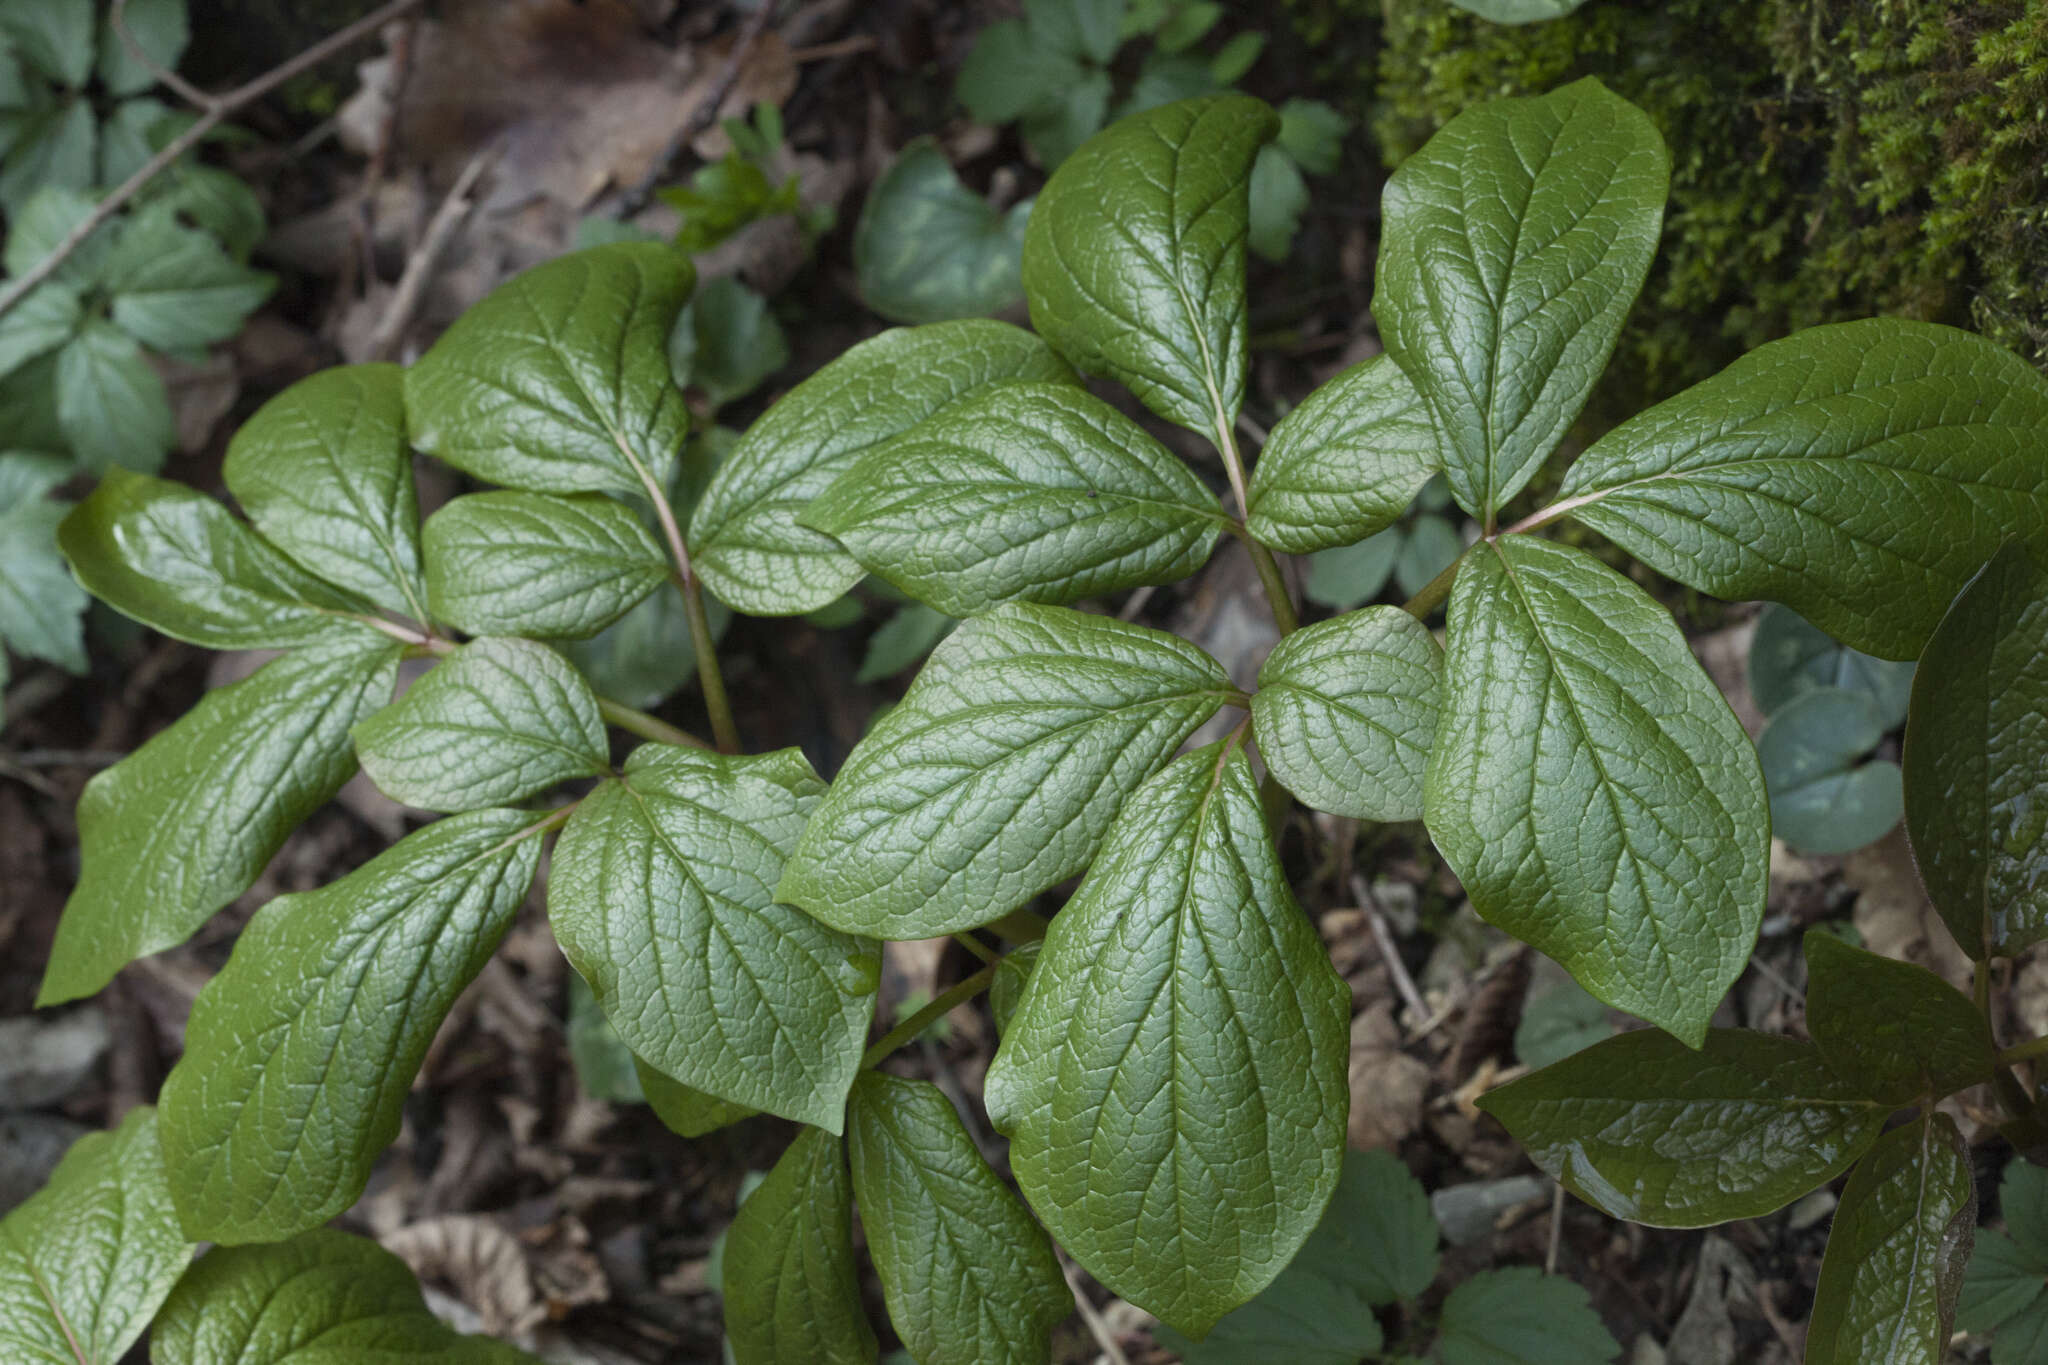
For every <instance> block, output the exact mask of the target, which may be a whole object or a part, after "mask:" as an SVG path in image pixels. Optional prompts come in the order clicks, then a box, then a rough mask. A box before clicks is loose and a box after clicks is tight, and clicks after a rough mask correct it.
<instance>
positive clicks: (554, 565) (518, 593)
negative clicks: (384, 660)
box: [425, 492, 668, 639]
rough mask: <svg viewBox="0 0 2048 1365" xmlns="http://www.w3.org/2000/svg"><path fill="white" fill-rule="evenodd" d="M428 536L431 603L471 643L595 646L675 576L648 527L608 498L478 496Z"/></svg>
mask: <svg viewBox="0 0 2048 1365" xmlns="http://www.w3.org/2000/svg"><path fill="white" fill-rule="evenodd" d="M425 536H426V560H427V601H428V603H429V604H430V606H431V608H432V610H433V613H434V616H435V618H436V619H437V620H442V621H446V622H447V623H448V624H449V625H452V626H454V627H456V628H457V629H458V630H464V631H467V632H469V633H470V634H471V635H532V636H539V637H541V638H544V639H553V638H563V637H566V638H570V639H585V638H588V637H589V636H592V635H595V634H597V633H598V632H599V631H601V630H603V629H604V628H605V627H606V626H608V625H610V624H611V623H612V622H614V621H616V620H618V619H619V618H620V617H621V616H624V615H625V614H626V613H627V612H629V611H631V610H632V609H633V607H634V605H635V604H637V603H638V602H640V601H641V600H642V599H643V598H645V597H646V596H647V594H648V593H650V592H653V591H654V590H655V588H657V587H658V586H660V584H661V581H662V580H663V579H665V578H667V577H668V559H667V556H666V555H664V554H663V553H662V549H661V546H660V545H659V544H658V543H656V541H655V539H654V536H653V533H652V532H650V531H649V530H648V529H647V526H646V524H645V523H644V522H642V521H641V520H640V518H639V517H638V516H637V515H635V514H634V513H633V511H632V510H631V509H630V508H628V507H626V506H625V505H624V504H623V503H619V502H614V501H613V500H612V499H610V498H607V497H602V496H600V495H598V494H578V495H575V496H572V497H556V496H550V495H548V494H543V493H517V492H505V493H472V494H470V495H469V496H467V497H461V498H456V499H454V500H453V501H451V502H449V503H448V504H447V505H446V506H444V507H442V508H441V510H440V511H438V512H436V513H434V515H433V516H431V517H429V518H427V526H426V532H425Z"/></svg>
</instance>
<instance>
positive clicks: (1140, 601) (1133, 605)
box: [1116, 583, 1154, 621]
mask: <svg viewBox="0 0 2048 1365" xmlns="http://www.w3.org/2000/svg"><path fill="white" fill-rule="evenodd" d="M1153 591H1154V589H1153V585H1152V584H1150V583H1147V584H1145V585H1144V586H1143V587H1141V588H1139V589H1138V590H1137V591H1136V592H1134V593H1132V594H1131V596H1130V600H1128V601H1126V602H1125V603H1124V609H1123V610H1122V611H1120V612H1118V613H1117V614H1116V619H1117V620H1119V621H1135V620H1137V619H1138V613H1139V612H1141V611H1143V610H1145V604H1146V603H1148V602H1150V601H1151V600H1152V593H1153Z"/></svg>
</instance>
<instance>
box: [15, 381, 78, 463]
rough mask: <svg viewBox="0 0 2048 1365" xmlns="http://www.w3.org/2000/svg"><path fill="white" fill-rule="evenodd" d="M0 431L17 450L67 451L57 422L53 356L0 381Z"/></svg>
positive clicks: (66, 443) (67, 446)
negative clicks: (6, 434) (3, 432)
mask: <svg viewBox="0 0 2048 1365" xmlns="http://www.w3.org/2000/svg"><path fill="white" fill-rule="evenodd" d="M0 431H6V432H8V433H9V436H8V443H9V444H10V445H11V446H13V447H14V448H15V449H17V450H48V451H66V452H68V451H69V450H70V445H71V443H70V440H69V438H68V437H66V436H65V435H64V428H63V426H62V425H61V424H59V422H58V421H57V357H56V356H54V355H46V356H42V357H39V358H38V359H35V360H31V361H29V362H28V364H26V365H24V366H22V367H21V368H20V369H18V370H16V371H15V372H14V373H13V374H10V375H6V376H4V377H0ZM67 463H70V462H69V461H68V460H67Z"/></svg>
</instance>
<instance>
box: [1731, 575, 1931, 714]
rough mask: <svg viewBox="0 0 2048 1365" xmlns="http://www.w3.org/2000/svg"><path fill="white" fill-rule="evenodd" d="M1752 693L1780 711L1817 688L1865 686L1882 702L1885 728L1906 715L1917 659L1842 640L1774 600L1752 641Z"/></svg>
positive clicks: (1765, 708) (1767, 709)
mask: <svg viewBox="0 0 2048 1365" xmlns="http://www.w3.org/2000/svg"><path fill="white" fill-rule="evenodd" d="M1748 673H1749V695H1750V696H1751V697H1753V698H1755V699H1756V704H1757V707H1758V709H1760V710H1761V711H1762V712H1763V713H1764V714H1765V715H1766V716H1774V715H1776V714H1777V713H1778V712H1780V711H1782V710H1784V709H1785V708H1786V707H1787V706H1789V705H1791V704H1792V703H1793V702H1794V701H1795V700H1797V699H1798V698H1799V697H1800V696H1802V695H1804V694H1805V693H1808V692H1811V691H1813V690H1815V689H1816V688H1823V687H1839V688H1843V689H1846V690H1847V691H1850V692H1860V693H1862V694H1863V695H1864V696H1866V697H1868V698H1870V700H1871V701H1873V702H1875V703H1876V704H1877V710H1878V720H1879V722H1880V724H1879V727H1878V728H1879V729H1881V730H1892V729H1896V728H1898V726H1899V724H1900V723H1901V722H1902V721H1904V720H1905V719H1906V705H1907V702H1908V700H1909V698H1910V697H1911V696H1912V691H1913V664H1912V663H1911V662H1910V661H1908V662H1905V663H1899V662H1896V661H1894V660H1891V659H1879V658H1874V657H1872V656H1871V655H1868V654H1865V653H1863V652H1862V651H1861V650H1856V649H1851V648H1849V647H1848V646H1847V645H1841V644H1836V643H1835V642H1834V640H1832V639H1830V638H1829V637H1828V634H1827V632H1825V631H1822V630H1818V629H1816V628H1815V627H1814V626H1812V625H1811V624H1810V623H1808V622H1807V620H1806V619H1805V618H1804V617H1802V616H1801V615H1800V614H1799V613H1798V612H1796V611H1793V610H1792V609H1791V608H1790V607H1781V606H1779V605H1778V604H1777V603H1775V602H1773V603H1771V604H1770V605H1769V606H1767V607H1765V608H1764V609H1763V614H1762V615H1760V616H1758V617H1757V619H1756V634H1755V635H1754V636H1752V637H1751V639H1750V643H1749V666H1748Z"/></svg>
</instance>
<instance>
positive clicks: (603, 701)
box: [597, 697, 711, 749]
mask: <svg viewBox="0 0 2048 1365" xmlns="http://www.w3.org/2000/svg"><path fill="white" fill-rule="evenodd" d="M597 714H598V715H599V716H601V717H603V719H604V722H605V724H607V725H616V726H617V727H618V728H619V729H621V730H624V731H625V732H626V733H627V734H629V735H638V736H639V737H640V738H642V739H651V740H653V741H654V742H655V743H657V744H675V745H679V746H681V747H683V748H686V749H709V748H710V747H711V746H710V745H709V744H706V743H705V742H704V741H703V740H701V739H699V738H697V737H696V736H695V735H693V734H691V733H690V732H689V731H688V730H684V729H680V728H678V727H676V726H674V725H670V724H669V723H668V722H667V721H665V720H663V719H661V718H660V717H659V716H650V715H648V714H647V713H646V712H645V711H641V710H637V709H635V708H634V707H631V706H628V705H626V704H625V703H624V702H621V701H613V700H612V699H611V698H610V697H599V698H598V699H597Z"/></svg>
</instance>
